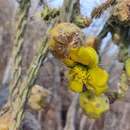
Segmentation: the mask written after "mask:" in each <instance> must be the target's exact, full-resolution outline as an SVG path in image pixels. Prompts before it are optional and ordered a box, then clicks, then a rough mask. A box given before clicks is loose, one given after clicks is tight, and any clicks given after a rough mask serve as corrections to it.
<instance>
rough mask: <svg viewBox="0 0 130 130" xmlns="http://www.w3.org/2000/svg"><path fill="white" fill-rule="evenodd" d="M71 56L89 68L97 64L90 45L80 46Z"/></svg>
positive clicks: (94, 52)
mask: <svg viewBox="0 0 130 130" xmlns="http://www.w3.org/2000/svg"><path fill="white" fill-rule="evenodd" d="M71 58H72V60H74V61H76V62H78V63H81V64H83V65H88V66H89V67H90V68H92V67H95V66H97V64H98V60H99V59H98V55H97V53H96V51H95V50H94V49H93V48H92V47H80V48H79V50H78V52H77V53H76V55H75V56H72V57H71Z"/></svg>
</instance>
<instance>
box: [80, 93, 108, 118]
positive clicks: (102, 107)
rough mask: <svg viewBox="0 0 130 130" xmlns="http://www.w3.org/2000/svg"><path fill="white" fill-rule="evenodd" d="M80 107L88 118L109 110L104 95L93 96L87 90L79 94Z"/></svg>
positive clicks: (96, 116)
mask: <svg viewBox="0 0 130 130" xmlns="http://www.w3.org/2000/svg"><path fill="white" fill-rule="evenodd" d="M80 107H81V108H82V109H83V111H84V112H85V113H86V115H88V116H89V117H90V118H99V117H101V115H102V114H103V113H105V112H106V111H108V110H109V101H108V98H107V97H106V96H105V95H101V96H94V95H91V93H89V91H88V92H85V93H82V94H81V95H80Z"/></svg>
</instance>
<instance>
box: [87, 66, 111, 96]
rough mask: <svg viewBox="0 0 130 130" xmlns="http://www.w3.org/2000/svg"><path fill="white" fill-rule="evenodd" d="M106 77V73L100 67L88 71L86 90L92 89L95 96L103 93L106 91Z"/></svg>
mask: <svg viewBox="0 0 130 130" xmlns="http://www.w3.org/2000/svg"><path fill="white" fill-rule="evenodd" d="M108 77H109V76H108V73H107V72H106V71H105V70H104V69H102V68H100V67H95V68H92V69H89V70H88V73H87V84H88V89H89V88H90V89H91V88H93V89H94V92H95V94H96V95H100V94H102V93H104V92H105V91H106V90H107V89H108V87H107V82H108Z"/></svg>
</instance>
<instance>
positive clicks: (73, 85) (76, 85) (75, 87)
mask: <svg viewBox="0 0 130 130" xmlns="http://www.w3.org/2000/svg"><path fill="white" fill-rule="evenodd" d="M68 87H69V89H70V90H71V91H73V92H76V93H80V92H83V83H82V81H81V80H71V81H70V82H69V84H68Z"/></svg>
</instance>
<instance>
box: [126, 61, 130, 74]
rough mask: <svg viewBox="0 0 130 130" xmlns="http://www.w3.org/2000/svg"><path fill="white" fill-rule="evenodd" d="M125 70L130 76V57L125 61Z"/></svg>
mask: <svg viewBox="0 0 130 130" xmlns="http://www.w3.org/2000/svg"><path fill="white" fill-rule="evenodd" d="M125 70H126V73H127V75H128V76H130V58H128V59H127V60H126V62H125Z"/></svg>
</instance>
